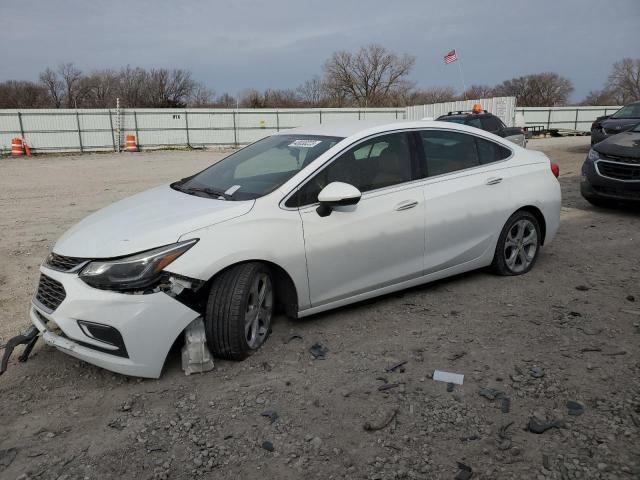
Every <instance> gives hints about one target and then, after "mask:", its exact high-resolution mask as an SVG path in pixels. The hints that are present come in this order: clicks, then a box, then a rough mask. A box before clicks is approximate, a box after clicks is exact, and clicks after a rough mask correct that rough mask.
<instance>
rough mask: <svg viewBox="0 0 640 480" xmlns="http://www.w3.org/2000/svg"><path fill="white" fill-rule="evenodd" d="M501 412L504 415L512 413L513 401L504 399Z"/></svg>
mask: <svg viewBox="0 0 640 480" xmlns="http://www.w3.org/2000/svg"><path fill="white" fill-rule="evenodd" d="M500 411H501V412H502V413H509V412H510V411H511V399H510V398H509V397H503V398H502V403H501V404H500Z"/></svg>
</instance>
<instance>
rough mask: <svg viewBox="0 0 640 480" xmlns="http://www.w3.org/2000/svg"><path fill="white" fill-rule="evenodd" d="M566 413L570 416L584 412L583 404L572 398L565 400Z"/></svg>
mask: <svg viewBox="0 0 640 480" xmlns="http://www.w3.org/2000/svg"><path fill="white" fill-rule="evenodd" d="M567 413H568V414H569V415H571V416H574V417H577V416H578V415H582V414H583V413H584V405H582V404H581V403H579V402H575V401H573V400H569V401H568V402H567Z"/></svg>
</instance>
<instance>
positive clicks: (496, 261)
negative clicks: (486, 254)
mask: <svg viewBox="0 0 640 480" xmlns="http://www.w3.org/2000/svg"><path fill="white" fill-rule="evenodd" d="M520 229H523V230H522V231H521V230H520ZM532 234H533V236H531V235H532ZM541 238H542V237H541V230H540V224H539V223H538V220H537V219H536V217H535V216H534V215H532V214H531V213H529V212H527V211H524V210H519V211H517V212H516V213H514V214H513V215H511V216H510V217H509V219H508V220H507V223H505V225H504V227H503V228H502V231H501V232H500V237H499V238H498V244H497V245H496V251H495V254H494V256H493V262H492V263H491V269H492V270H493V271H494V272H495V273H497V274H498V275H504V276H511V275H523V274H525V273H527V272H528V271H529V270H531V269H532V268H533V266H534V265H535V263H536V260H537V259H538V253H540V243H541ZM528 239H529V240H528Z"/></svg>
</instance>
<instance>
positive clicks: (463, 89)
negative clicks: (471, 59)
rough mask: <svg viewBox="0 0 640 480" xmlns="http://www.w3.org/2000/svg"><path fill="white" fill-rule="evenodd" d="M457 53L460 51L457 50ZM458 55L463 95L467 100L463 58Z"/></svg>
mask: <svg viewBox="0 0 640 480" xmlns="http://www.w3.org/2000/svg"><path fill="white" fill-rule="evenodd" d="M456 53H458V51H457V50H456ZM457 57H458V71H459V72H460V80H462V96H463V97H464V99H465V101H466V100H467V86H466V85H465V83H464V75H463V74H462V59H461V58H460V55H459V54H458V55H457Z"/></svg>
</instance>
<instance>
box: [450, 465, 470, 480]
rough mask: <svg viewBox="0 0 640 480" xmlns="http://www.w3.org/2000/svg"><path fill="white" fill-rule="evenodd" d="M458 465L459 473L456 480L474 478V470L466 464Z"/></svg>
mask: <svg viewBox="0 0 640 480" xmlns="http://www.w3.org/2000/svg"><path fill="white" fill-rule="evenodd" d="M457 463H458V473H457V474H456V476H455V477H454V479H455V480H469V479H470V478H471V477H472V476H473V469H472V468H471V467H470V466H468V465H465V464H464V463H461V462H457Z"/></svg>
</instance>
